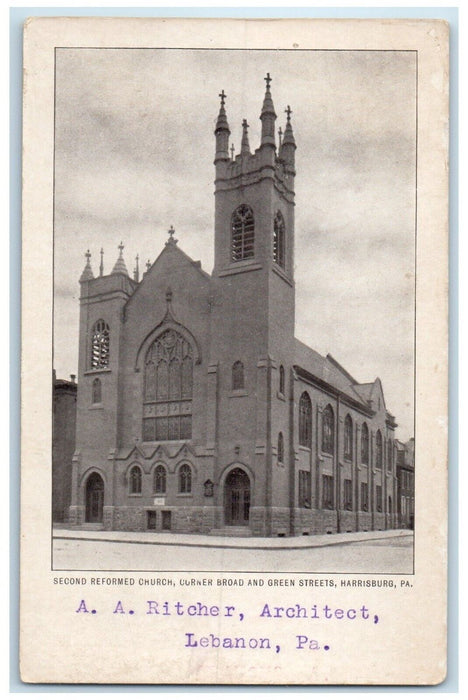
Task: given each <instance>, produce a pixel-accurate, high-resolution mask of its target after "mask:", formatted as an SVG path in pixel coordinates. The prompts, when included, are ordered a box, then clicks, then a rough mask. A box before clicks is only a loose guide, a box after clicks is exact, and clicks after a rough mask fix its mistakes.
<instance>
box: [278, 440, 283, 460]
mask: <svg viewBox="0 0 468 700" xmlns="http://www.w3.org/2000/svg"><path fill="white" fill-rule="evenodd" d="M278 462H279V463H280V464H283V462H284V438H283V433H279V434H278Z"/></svg>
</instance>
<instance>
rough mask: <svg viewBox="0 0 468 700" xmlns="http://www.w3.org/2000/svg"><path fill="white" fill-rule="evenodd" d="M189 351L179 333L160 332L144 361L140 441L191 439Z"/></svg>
mask: <svg viewBox="0 0 468 700" xmlns="http://www.w3.org/2000/svg"><path fill="white" fill-rule="evenodd" d="M192 391H193V351H192V346H191V345H190V343H189V342H188V341H187V340H186V339H185V338H184V337H183V336H182V335H180V333H177V332H176V331H174V330H172V329H170V330H166V331H164V332H163V333H162V334H161V335H160V336H159V337H158V338H156V340H155V341H154V342H153V344H152V345H151V346H150V347H149V349H148V352H147V353H146V359H145V376H144V397H143V402H144V405H143V440H144V441H145V442H154V441H159V440H189V439H190V438H191V437H192Z"/></svg>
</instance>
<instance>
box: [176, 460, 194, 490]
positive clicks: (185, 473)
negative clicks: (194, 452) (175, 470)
mask: <svg viewBox="0 0 468 700" xmlns="http://www.w3.org/2000/svg"><path fill="white" fill-rule="evenodd" d="M179 493H192V470H191V468H190V467H189V465H188V464H183V465H182V466H181V468H180V469H179Z"/></svg>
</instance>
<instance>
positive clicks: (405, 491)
mask: <svg viewBox="0 0 468 700" xmlns="http://www.w3.org/2000/svg"><path fill="white" fill-rule="evenodd" d="M395 443H396V448H397V478H398V519H399V524H400V527H404V528H406V527H407V528H411V529H413V528H414V438H411V440H408V442H406V443H403V442H401V441H400V440H396V441H395Z"/></svg>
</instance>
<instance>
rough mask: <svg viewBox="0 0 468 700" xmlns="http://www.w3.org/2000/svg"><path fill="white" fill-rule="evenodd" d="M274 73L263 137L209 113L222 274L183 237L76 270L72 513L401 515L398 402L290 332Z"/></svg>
mask: <svg viewBox="0 0 468 700" xmlns="http://www.w3.org/2000/svg"><path fill="white" fill-rule="evenodd" d="M270 83H271V79H270V77H269V75H267V77H266V91H265V96H264V100H263V106H262V109H261V114H260V120H261V142H260V145H259V147H258V148H257V149H255V150H254V151H253V152H252V150H251V148H250V145H249V137H248V124H247V121H246V120H244V122H243V126H242V128H243V136H242V144H241V149H240V153H238V154H234V152H233V149H231V150H230V147H229V143H230V142H229V137H230V129H229V125H228V120H227V115H226V104H225V102H226V96H225V94H224V91H223V92H222V93H221V95H220V98H221V105H220V109H219V114H218V119H217V123H216V129H215V158H214V164H215V195H214V196H215V220H214V236H215V260H214V269H213V272H212V274H211V275H210V274H208V273H207V272H205V271H204V270H202V268H201V266H200V263H199V262H198V261H194V260H192V259H191V258H189V257H188V256H187V255H186V254H185V253H184V252H183V250H182V249H181V247H179V245H178V242H177V239H176V238H175V231H174V229H173V227H172V226H171V228H170V230H169V237H168V240H167V242H166V244H165V247H164V249H163V250H162V251H161V252H160V254H159V256H158V257H157V258H156V260H155V261H154V262H153V263H152V264H150V263H148V264H147V269H146V271H145V273H144V275H143V276H142V279H141V280H140V279H139V271H138V261H137V267H136V269H135V272H134V274H133V275H129V273H128V269H127V267H126V264H125V261H124V257H123V245H122V244H121V245H120V246H119V248H120V253H119V256H118V259H117V261H116V263H115V265H114V268H113V270H112V272H111V273H110V274H107V275H104V270H103V263H102V251H101V265H100V270H99V275H98V276H96V277H95V276H94V274H93V271H92V268H91V263H90V257H91V256H90V254H89V252H88V253H87V263H86V266H85V268H84V270H83V273H82V275H81V278H80V285H81V296H80V329H79V370H78V372H79V374H78V398H77V424H76V451H75V454H74V457H73V473H72V501H71V506H70V512H69V523H70V524H71V525H72V526H74V527H78V528H85V527H103V528H104V529H108V530H141V531H142V530H149V531H151V530H156V531H172V532H178V533H191V532H197V533H206V534H226V535H229V534H233V535H254V536H271V537H277V536H278V537H279V536H291V535H313V534H318V533H329V532H330V533H331V532H352V531H358V530H384V529H388V528H393V527H396V526H397V508H396V497H397V481H396V459H395V456H396V451H395V448H394V430H395V427H396V423H395V419H394V417H393V416H392V415H391V414H390V413H389V412H388V410H387V408H386V405H385V400H384V395H383V390H382V385H381V382H380V380H379V379H376V380H375V381H373V382H370V383H364V384H361V383H359V382H358V381H357V380H356V379H354V378H353V377H352V376H351V375H350V374H349V373H348V372H347V371H346V370H345V369H344V368H343V367H341V366H340V364H339V363H338V362H336V360H335V359H334V358H333V357H332V356H331V355H327V356H326V357H324V356H321V355H320V354H318V353H317V352H315V351H314V350H312V349H311V348H309V347H307V346H306V345H304V344H303V343H301V342H300V341H298V340H296V339H295V337H294V323H295V286H294V180H295V175H296V172H295V151H296V143H295V139H294V134H293V127H292V120H291V110H290V109H289V107H288V108H287V110H286V114H287V118H286V124H285V128H284V132H282V131H281V129H280V133H279V138H278V136H277V134H276V113H275V108H274V105H273V99H272V94H271V87H270Z"/></svg>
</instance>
